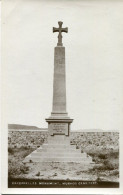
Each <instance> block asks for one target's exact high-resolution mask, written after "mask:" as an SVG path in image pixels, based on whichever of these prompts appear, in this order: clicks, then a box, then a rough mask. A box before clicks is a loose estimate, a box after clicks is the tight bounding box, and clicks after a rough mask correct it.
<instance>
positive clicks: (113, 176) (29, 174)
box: [8, 146, 119, 182]
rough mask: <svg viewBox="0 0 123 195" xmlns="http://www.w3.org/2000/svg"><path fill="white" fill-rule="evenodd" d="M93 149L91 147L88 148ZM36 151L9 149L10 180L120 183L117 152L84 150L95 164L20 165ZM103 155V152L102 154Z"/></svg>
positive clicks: (113, 150) (114, 150) (101, 149)
mask: <svg viewBox="0 0 123 195" xmlns="http://www.w3.org/2000/svg"><path fill="white" fill-rule="evenodd" d="M91 148H92V147H91ZM35 149H36V148H28V147H23V146H22V147H20V148H9V150H8V154H9V159H8V161H9V162H8V163H9V169H8V176H9V178H33V179H34V178H36V179H37V178H39V179H63V180H72V179H74V180H93V181H95V180H96V181H115V182H117V181H118V180H119V151H118V149H117V148H115V149H109V148H108V149H106V148H105V150H104V148H102V147H97V148H96V149H95V150H93V148H92V149H90V147H86V152H87V154H89V155H90V156H91V157H92V159H93V162H94V164H90V165H83V164H81V163H73V162H72V163H55V162H54V163H53V162H51V163H50V162H47V163H33V162H30V163H22V161H23V160H24V158H25V157H26V156H27V155H28V154H30V153H31V152H32V151H33V150H35ZM104 151H105V152H104Z"/></svg>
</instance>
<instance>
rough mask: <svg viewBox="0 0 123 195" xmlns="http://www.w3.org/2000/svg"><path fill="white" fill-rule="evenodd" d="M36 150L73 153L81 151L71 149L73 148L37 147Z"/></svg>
mask: <svg viewBox="0 0 123 195" xmlns="http://www.w3.org/2000/svg"><path fill="white" fill-rule="evenodd" d="M36 151H37V152H48V151H49V152H51V153H54V152H56V153H74V152H76V153H81V150H80V149H73V148H67V149H66V148H54V149H53V148H42V149H41V148H38V149H37V150H36Z"/></svg>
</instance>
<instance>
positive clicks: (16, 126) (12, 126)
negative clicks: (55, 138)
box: [8, 124, 47, 130]
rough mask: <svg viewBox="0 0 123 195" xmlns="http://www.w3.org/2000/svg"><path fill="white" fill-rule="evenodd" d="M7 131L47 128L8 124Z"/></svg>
mask: <svg viewBox="0 0 123 195" xmlns="http://www.w3.org/2000/svg"><path fill="white" fill-rule="evenodd" d="M8 129H15V130H19V129H21V130H23V129H24V130H47V128H39V127H36V126H28V125H20V124H8Z"/></svg>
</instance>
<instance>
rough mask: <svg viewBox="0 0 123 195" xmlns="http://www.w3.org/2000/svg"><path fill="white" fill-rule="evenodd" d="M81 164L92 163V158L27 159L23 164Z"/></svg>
mask: <svg viewBox="0 0 123 195" xmlns="http://www.w3.org/2000/svg"><path fill="white" fill-rule="evenodd" d="M30 160H31V161H32V162H81V163H84V164H88V163H92V159H91V158H78V157H76V158H75V157H74V158H71V157H55V158H50V157H46V158H41V157H26V158H25V159H24V161H23V162H30Z"/></svg>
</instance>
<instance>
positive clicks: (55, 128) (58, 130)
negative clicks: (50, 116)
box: [51, 123, 68, 135]
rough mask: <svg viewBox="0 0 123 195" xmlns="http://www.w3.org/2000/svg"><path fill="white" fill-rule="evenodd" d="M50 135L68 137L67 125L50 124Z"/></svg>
mask: <svg viewBox="0 0 123 195" xmlns="http://www.w3.org/2000/svg"><path fill="white" fill-rule="evenodd" d="M51 134H52V135H53V134H65V135H68V123H51Z"/></svg>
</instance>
